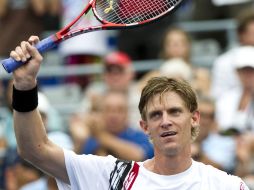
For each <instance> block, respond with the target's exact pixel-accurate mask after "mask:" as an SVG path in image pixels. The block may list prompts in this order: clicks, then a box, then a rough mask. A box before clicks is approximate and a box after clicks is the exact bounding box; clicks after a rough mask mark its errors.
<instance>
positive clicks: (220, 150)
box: [192, 95, 236, 174]
mask: <svg viewBox="0 0 254 190" xmlns="http://www.w3.org/2000/svg"><path fill="white" fill-rule="evenodd" d="M199 111H200V132H199V136H198V137H197V139H196V141H195V142H194V143H193V144H192V154H193V158H194V159H196V160H198V161H201V162H203V163H205V164H209V165H213V166H214V167H216V168H219V169H222V170H224V171H227V172H229V173H231V174H232V172H233V171H234V169H235V155H236V154H235V150H236V143H235V137H234V136H232V135H231V134H227V135H226V134H225V135H223V134H221V132H220V131H219V126H218V124H217V122H216V120H215V101H214V99H213V98H211V97H209V96H204V95H201V96H200V97H199Z"/></svg>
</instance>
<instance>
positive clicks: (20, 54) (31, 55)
mask: <svg viewBox="0 0 254 190" xmlns="http://www.w3.org/2000/svg"><path fill="white" fill-rule="evenodd" d="M38 42H39V38H38V37H37V36H31V37H30V38H29V40H28V41H23V42H21V44H20V46H18V47H16V49H15V50H13V51H12V52H11V53H10V56H11V57H12V58H13V59H15V60H16V61H22V62H24V63H25V64H24V65H23V66H21V67H19V68H18V69H16V70H15V71H14V72H13V78H14V81H13V82H14V86H15V87H16V88H17V89H18V90H29V89H32V88H34V87H35V86H36V83H37V82H36V77H37V74H38V71H39V68H40V64H41V62H42V60H43V58H42V56H41V54H40V53H39V52H38V50H37V49H36V48H35V47H34V45H35V44H37V43H38Z"/></svg>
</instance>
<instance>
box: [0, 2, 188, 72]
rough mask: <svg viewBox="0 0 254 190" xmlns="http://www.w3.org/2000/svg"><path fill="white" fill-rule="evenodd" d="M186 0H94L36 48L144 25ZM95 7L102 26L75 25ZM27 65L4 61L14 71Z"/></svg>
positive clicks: (9, 70) (6, 68) (40, 48)
mask: <svg viewBox="0 0 254 190" xmlns="http://www.w3.org/2000/svg"><path fill="white" fill-rule="evenodd" d="M182 1H183V0H90V1H89V3H88V5H87V6H86V7H85V8H84V10H83V11H82V12H81V13H80V15H79V16H78V17H77V18H75V19H74V20H73V21H72V22H71V23H70V24H69V25H67V26H66V27H65V28H63V29H62V30H60V31H59V32H57V33H56V34H54V35H52V36H49V37H48V38H46V39H44V40H42V41H40V42H39V43H38V44H37V45H36V48H37V49H38V51H39V52H40V53H43V52H46V51H48V50H50V49H52V48H54V47H56V46H57V45H58V44H59V43H60V42H62V41H64V40H67V39H69V38H71V37H74V36H77V35H79V34H83V33H87V32H91V31H96V30H109V29H123V28H128V27H134V26H140V25H143V24H146V23H149V22H151V21H154V20H157V19H158V18H161V17H162V16H164V15H166V14H168V13H169V12H171V11H172V10H173V9H174V8H175V7H177V6H178V5H179V4H180V3H181V2H182ZM90 9H92V11H93V14H94V16H95V17H96V18H97V20H98V21H99V22H100V23H101V25H98V26H87V27H83V28H82V27H81V28H80V27H79V28H75V24H77V23H78V22H79V21H80V20H81V19H82V18H83V16H84V15H86V14H87V13H88V11H89V10H90ZM22 64H24V63H23V62H22V61H15V60H14V59H12V58H8V59H5V60H3V61H2V65H3V67H4V68H5V70H6V71H7V72H8V73H10V72H12V71H14V70H15V69H17V68H18V67H20V66H21V65H22Z"/></svg>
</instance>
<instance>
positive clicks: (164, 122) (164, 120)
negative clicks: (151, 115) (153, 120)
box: [161, 112, 172, 128]
mask: <svg viewBox="0 0 254 190" xmlns="http://www.w3.org/2000/svg"><path fill="white" fill-rule="evenodd" d="M171 125H172V121H171V119H170V116H169V115H168V113H167V112H163V114H162V121H161V127H163V128H167V127H170V126H171Z"/></svg>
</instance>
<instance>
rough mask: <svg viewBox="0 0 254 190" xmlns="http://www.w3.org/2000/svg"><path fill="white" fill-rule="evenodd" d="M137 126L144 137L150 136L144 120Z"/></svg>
mask: <svg viewBox="0 0 254 190" xmlns="http://www.w3.org/2000/svg"><path fill="white" fill-rule="evenodd" d="M139 125H140V127H141V129H142V130H143V131H144V133H145V134H146V135H150V131H149V130H148V126H147V122H146V121H144V120H140V121H139Z"/></svg>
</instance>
